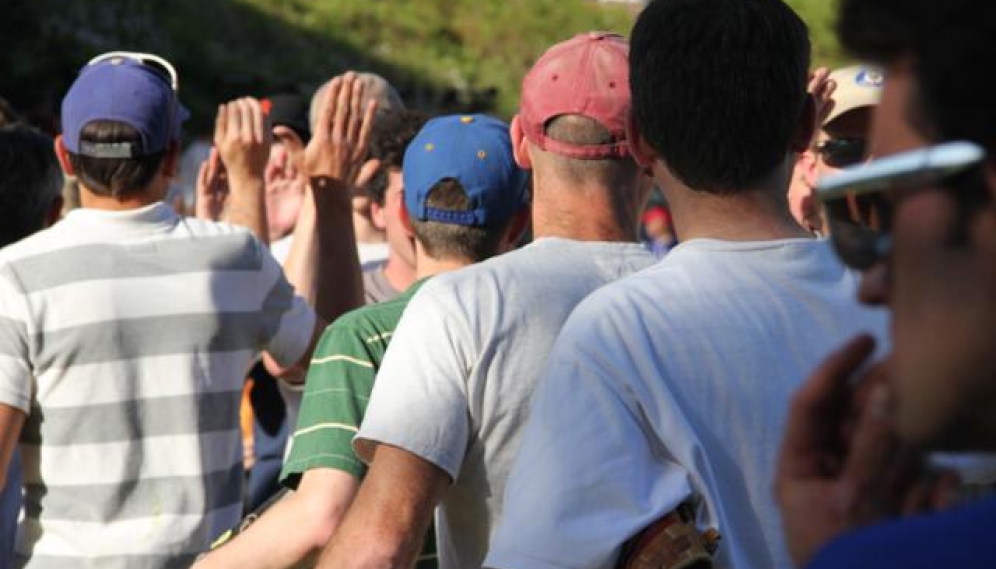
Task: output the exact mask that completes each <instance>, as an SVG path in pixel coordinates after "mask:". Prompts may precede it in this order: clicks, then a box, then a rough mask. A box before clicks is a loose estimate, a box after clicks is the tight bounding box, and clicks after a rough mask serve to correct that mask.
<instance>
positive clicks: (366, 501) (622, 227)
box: [327, 33, 655, 568]
mask: <svg viewBox="0 0 996 569" xmlns="http://www.w3.org/2000/svg"><path fill="white" fill-rule="evenodd" d="M627 51H628V45H627V44H626V42H625V41H624V40H623V39H622V38H620V37H619V36H615V35H612V34H604V33H591V34H583V35H580V36H577V37H575V38H573V39H571V40H569V41H566V42H563V43H561V44H558V45H556V46H554V47H552V48H551V49H549V50H548V51H547V52H546V53H545V54H544V55H543V57H541V58H540V60H539V61H538V62H537V63H536V65H534V67H533V69H532V71H530V73H529V74H528V75H527V77H526V78H525V80H524V81H523V95H522V107H521V112H520V114H519V115H518V116H517V117H516V118H515V119H514V120H513V122H512V126H511V133H512V140H513V145H514V148H515V151H516V160H517V161H518V162H519V163H520V164H521V165H523V166H527V167H529V168H531V169H532V171H533V190H534V193H533V202H532V211H533V228H534V234H535V235H536V240H535V241H534V242H533V243H531V244H529V245H527V246H525V247H523V248H521V249H519V250H516V251H512V252H510V253H506V254H504V255H502V256H499V257H496V258H494V259H491V260H489V261H487V262H484V263H481V264H479V265H475V266H473V267H468V268H467V269H463V270H460V271H457V272H454V273H450V274H446V275H441V276H439V277H435V278H434V279H433V280H432V281H430V282H428V283H427V284H426V285H425V286H424V287H423V288H422V290H420V291H419V293H418V294H417V295H416V296H415V298H414V299H413V300H412V301H411V303H410V304H409V306H408V308H407V309H406V311H405V314H404V316H403V318H402V320H401V322H400V323H399V325H398V328H397V330H396V331H395V334H394V337H393V340H392V344H391V348H390V350H388V352H387V354H386V356H385V359H384V362H383V364H382V367H381V370H380V373H379V374H378V377H377V383H376V384H375V385H374V389H373V393H372V395H371V399H370V406H369V407H368V409H367V414H366V416H365V417H364V420H363V425H362V426H361V428H360V432H359V433H358V435H357V438H356V440H355V441H354V446H355V448H356V450H357V454H358V455H359V456H360V457H361V458H362V459H364V460H367V461H370V460H371V458H373V460H372V462H371V466H370V471H369V474H368V476H367V479H366V481H365V482H364V486H363V488H361V491H360V494H359V495H358V497H357V501H356V502H354V505H353V506H352V509H351V510H350V513H349V514H348V515H347V519H346V522H344V523H345V524H347V525H350V527H349V528H346V527H343V528H342V529H341V531H340V532H339V533H338V534H337V535H338V536H343V537H341V538H338V539H335V540H333V542H332V544H331V546H330V547H331V551H332V553H331V554H330V555H329V556H328V558H327V559H328V560H329V564H328V566H330V567H332V566H339V565H337V564H343V565H344V564H348V563H349V562H354V563H355V562H356V559H357V558H365V557H366V556H367V555H374V556H376V555H379V554H380V553H381V552H382V551H390V550H391V549H392V548H395V547H402V548H404V547H406V545H405V544H407V543H410V541H409V540H412V539H414V538H415V537H416V535H417V532H418V531H419V529H418V526H419V525H420V521H421V518H420V521H419V522H415V523H413V524H408V525H409V526H410V527H407V528H403V527H397V528H396V529H397V531H398V533H393V532H394V528H392V529H391V530H390V531H389V532H386V533H390V535H389V536H388V537H386V538H385V539H384V540H382V542H381V543H370V544H367V545H365V546H364V547H361V548H353V547H352V543H351V542H350V541H349V540H347V538H346V537H345V536H351V535H362V534H363V532H376V533H378V534H379V533H380V528H381V527H383V526H387V525H398V524H394V523H393V522H392V520H391V519H390V518H391V516H392V511H391V510H392V509H394V508H397V509H399V510H400V511H407V510H408V509H409V508H410V507H412V506H411V505H410V504H412V503H415V504H418V505H417V506H415V507H416V508H417V509H418V510H419V512H422V513H425V512H431V509H432V507H434V506H435V505H436V502H437V501H438V500H439V498H442V500H441V506H440V509H439V512H438V514H437V526H436V535H437V537H438V541H439V562H440V567H444V568H463V567H477V566H480V564H481V561H482V560H483V558H484V554H485V553H486V551H487V547H488V541H489V538H490V535H491V530H492V528H493V526H494V525H495V523H496V522H497V520H498V519H500V517H501V496H502V493H503V489H504V484H505V480H506V478H507V475H508V471H509V468H510V467H511V463H512V459H513V457H514V455H515V453H516V451H517V448H518V443H519V436H520V434H521V426H522V424H523V422H524V420H525V417H526V416H527V414H528V413H529V407H530V401H531V398H532V394H533V390H534V387H535V385H536V382H537V380H538V379H539V377H540V373H541V371H542V368H543V366H544V364H545V360H546V357H547V355H548V350H549V347H550V346H551V344H552V343H553V340H554V338H555V337H556V334H557V332H558V331H559V330H560V327H561V325H562V324H563V322H564V320H565V319H566V318H567V316H568V314H570V311H571V310H572V309H573V308H574V307H575V306H576V305H577V303H578V302H580V301H581V299H583V298H584V297H586V296H587V295H588V294H590V293H591V292H592V291H594V290H596V289H597V288H599V287H600V286H602V285H604V284H606V283H608V282H610V281H612V280H615V279H618V278H621V277H623V276H625V275H628V274H631V273H633V272H635V271H638V270H640V269H643V268H645V267H647V266H649V265H650V264H652V263H653V262H654V261H655V259H654V257H653V256H652V255H651V254H650V253H649V252H648V251H646V250H645V249H644V247H643V246H642V245H640V244H639V243H636V242H635V239H636V234H637V231H636V226H637V219H638V217H639V212H640V211H641V209H642V207H643V203H644V202H645V200H646V197H647V194H648V193H649V190H650V186H649V180H648V179H647V178H646V177H644V176H643V175H642V174H641V172H640V170H639V169H638V168H637V166H636V164H635V163H634V162H633V161H632V159H631V158H630V156H629V154H628V150H627V149H626V148H627V146H626V139H625V119H626V117H627V116H628V112H629V106H630V105H629V96H628V90H627V89H626V88H625V87H626V81H627V79H626V53H627ZM561 79H563V80H562V81H561ZM425 151H427V152H432V151H434V149H433V147H432V146H431V145H430V146H427V147H426V149H425ZM385 453H391V454H390V455H387V454H385ZM409 460H410V461H414V462H416V463H417V464H418V467H417V468H418V469H419V472H420V473H423V474H425V477H426V478H427V479H429V480H430V481H431V485H432V486H434V487H439V488H444V489H445V496H439V497H438V498H437V497H436V496H435V495H429V494H427V493H422V492H420V491H418V490H415V491H412V492H407V493H405V495H404V496H400V497H399V496H395V497H393V498H394V499H397V501H396V502H394V501H392V500H391V499H388V500H383V501H382V500H379V499H376V500H372V499H370V497H369V495H368V496H366V497H365V496H364V489H366V488H378V487H380V486H381V485H383V484H386V482H385V481H384V479H382V478H380V477H382V476H384V477H385V478H386V479H392V481H396V482H397V483H398V484H401V481H400V480H398V479H397V478H395V477H394V475H393V472H392V470H393V469H394V468H397V465H398V464H400V463H401V462H402V461H409ZM395 461H397V462H395ZM402 492H404V488H403V485H402ZM381 504H386V506H385V507H381ZM354 512H355V513H354ZM368 512H370V513H368ZM371 514H372V515H374V516H375V517H376V519H375V521H373V522H367V521H366V520H365V516H367V515H371ZM423 515H425V514H423ZM354 516H355V517H354ZM356 520H360V521H359V522H356V523H355V525H351V524H350V522H351V521H354V522H355V521H356ZM382 524H383V525H382ZM354 532H355V534H354ZM400 534H404V535H400ZM337 545H338V546H339V547H340V548H337ZM378 549H379V550H381V551H376V550H378ZM405 553H407V550H406V551H405ZM405 553H399V554H398V555H399V557H400V558H402V559H407V557H406V555H405ZM337 555H338V557H337ZM390 555H394V554H393V553H391V554H390ZM350 556H352V557H353V558H352V559H349V560H348V561H347V560H345V559H344V557H350Z"/></svg>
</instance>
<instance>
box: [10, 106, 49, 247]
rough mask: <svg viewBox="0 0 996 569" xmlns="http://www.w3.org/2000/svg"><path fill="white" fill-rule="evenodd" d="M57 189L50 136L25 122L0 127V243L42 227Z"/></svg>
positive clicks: (13, 239)
mask: <svg viewBox="0 0 996 569" xmlns="http://www.w3.org/2000/svg"><path fill="white" fill-rule="evenodd" d="M61 190H62V170H61V169H60V168H59V161H58V159H57V158H56V156H55V150H54V149H53V148H52V139H51V138H49V137H48V136H45V135H44V134H42V133H41V132H39V131H37V130H35V129H33V128H31V127H29V126H26V125H18V124H15V125H10V126H5V127H2V128H0V247H3V246H5V245H9V244H11V243H13V242H15V241H19V240H21V239H23V238H25V237H27V236H28V235H31V234H32V233H34V232H35V231H38V230H39V229H42V227H43V226H44V225H45V215H46V214H47V213H48V211H49V208H51V207H52V204H53V203H54V202H55V200H56V198H58V196H59V192H60V191H61Z"/></svg>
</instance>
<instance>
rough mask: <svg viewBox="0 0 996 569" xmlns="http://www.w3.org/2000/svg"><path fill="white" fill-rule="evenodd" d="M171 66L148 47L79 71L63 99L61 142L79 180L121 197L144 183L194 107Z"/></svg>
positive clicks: (99, 60) (97, 61)
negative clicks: (185, 101) (183, 100)
mask: <svg viewBox="0 0 996 569" xmlns="http://www.w3.org/2000/svg"><path fill="white" fill-rule="evenodd" d="M176 85H177V78H176V72H175V70H173V68H172V66H171V65H169V63H168V62H166V61H165V60H163V59H161V58H158V57H157V56H154V55H151V54H134V53H123V52H112V53H110V54H105V55H102V56H98V57H97V58H95V59H94V60H92V61H91V62H90V63H89V64H87V65H86V66H85V67H83V69H82V70H81V71H80V74H79V77H77V79H76V81H75V82H74V83H73V85H72V87H70V89H69V92H68V93H66V96H65V98H64V99H63V101H62V130H63V135H62V136H63V143H64V144H65V147H66V150H67V151H68V152H69V159H70V163H71V164H72V166H73V170H74V171H75V173H76V177H77V178H78V179H79V181H80V183H81V184H83V185H84V186H86V188H87V189H88V190H90V191H91V192H93V193H95V194H98V195H103V196H111V197H114V198H121V197H124V196H127V195H129V194H134V193H138V192H141V191H143V190H145V189H146V188H147V187H148V186H149V184H150V183H151V182H152V180H153V179H154V178H155V176H156V174H157V173H158V171H159V168H160V166H161V164H162V160H163V157H164V156H165V154H166V152H167V150H168V149H169V147H170V145H171V144H173V143H174V142H176V141H178V140H179V138H180V125H181V124H182V123H183V121H184V120H186V119H187V118H188V117H189V113H188V112H187V110H186V109H185V108H184V107H183V105H181V104H180V101H179V98H178V95H177V92H176V88H177V87H176Z"/></svg>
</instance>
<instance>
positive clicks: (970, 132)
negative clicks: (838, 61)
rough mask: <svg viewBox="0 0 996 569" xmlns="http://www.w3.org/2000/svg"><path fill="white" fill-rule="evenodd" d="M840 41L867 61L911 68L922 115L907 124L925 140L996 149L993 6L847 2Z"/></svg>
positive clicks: (923, 0)
mask: <svg viewBox="0 0 996 569" xmlns="http://www.w3.org/2000/svg"><path fill="white" fill-rule="evenodd" d="M838 35H839V36H840V39H841V42H842V43H843V45H844V47H845V48H846V49H847V50H848V51H850V52H851V53H853V54H854V55H856V56H858V57H861V58H862V59H867V60H869V61H874V62H878V63H881V64H884V65H887V66H889V65H894V64H899V63H901V62H903V61H904V60H906V61H908V63H909V64H910V65H912V72H913V75H914V76H915V77H916V95H915V97H916V99H915V100H914V101H912V103H913V105H912V108H913V109H914V111H915V112H916V114H917V115H918V116H914V117H910V119H912V121H913V126H914V127H915V128H917V130H919V131H920V133H921V134H923V135H924V136H926V137H927V138H928V139H932V140H937V141H944V140H969V141H972V142H975V143H977V144H980V145H982V146H983V147H985V148H986V149H987V150H988V151H990V152H992V151H994V150H996V107H994V105H993V98H992V94H991V92H990V89H989V86H990V84H991V82H990V81H989V80H988V77H987V74H988V70H990V69H992V67H993V64H994V63H996V3H994V2H992V1H991V0H945V1H944V2H932V1H928V0H844V1H843V3H842V5H841V17H840V20H839V21H838Z"/></svg>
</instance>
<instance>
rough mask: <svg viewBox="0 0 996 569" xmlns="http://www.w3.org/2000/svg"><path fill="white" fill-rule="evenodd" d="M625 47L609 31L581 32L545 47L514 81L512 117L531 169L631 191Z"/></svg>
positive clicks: (569, 180)
mask: <svg viewBox="0 0 996 569" xmlns="http://www.w3.org/2000/svg"><path fill="white" fill-rule="evenodd" d="M628 55H629V45H628V44H627V42H626V40H625V39H623V38H622V37H621V36H618V35H616V34H611V33H607V32H589V33H583V34H578V35H577V36H575V37H573V38H571V39H570V40H567V41H564V42H561V43H558V44H556V45H554V46H553V47H551V48H550V49H548V50H547V51H546V52H545V53H544V54H543V55H542V56H541V57H540V58H539V59H538V60H537V61H536V63H535V64H534V65H533V67H532V68H531V69H530V70H529V72H528V73H527V74H526V76H525V77H524V78H523V81H522V96H521V102H520V107H519V115H518V118H519V123H520V125H521V127H522V131H523V134H524V135H525V137H526V139H527V140H528V141H529V142H530V144H531V145H532V146H533V147H534V148H535V149H536V150H538V152H536V153H535V156H534V158H533V167H534V168H535V169H546V170H549V171H550V172H551V173H552V174H553V175H555V176H557V177H558V178H561V179H563V180H564V181H565V182H566V183H567V185H570V186H583V185H588V184H592V183H595V184H599V185H603V186H607V187H609V188H613V189H620V190H625V189H632V187H633V184H634V182H635V180H636V177H637V175H638V168H637V166H636V164H635V163H634V162H633V160H632V159H631V158H630V154H629V148H628V145H627V140H626V121H627V119H628V117H629V112H630V94H629V77H628V73H629V68H628V64H627V57H628Z"/></svg>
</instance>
